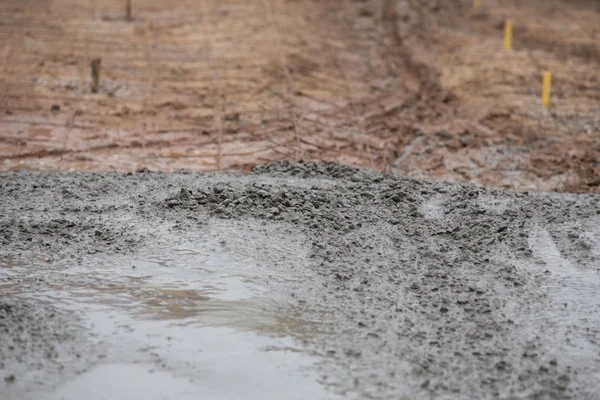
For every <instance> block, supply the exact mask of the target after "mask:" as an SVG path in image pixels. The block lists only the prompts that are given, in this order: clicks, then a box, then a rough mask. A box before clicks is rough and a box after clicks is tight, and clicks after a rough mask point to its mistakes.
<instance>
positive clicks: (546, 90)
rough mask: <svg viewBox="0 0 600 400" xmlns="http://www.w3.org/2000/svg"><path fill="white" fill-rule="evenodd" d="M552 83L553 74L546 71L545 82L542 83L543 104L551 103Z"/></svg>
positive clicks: (545, 105)
mask: <svg viewBox="0 0 600 400" xmlns="http://www.w3.org/2000/svg"><path fill="white" fill-rule="evenodd" d="M551 85H552V74H550V72H548V71H546V72H544V83H543V85H542V105H543V106H544V107H548V106H549V105H550V86H551Z"/></svg>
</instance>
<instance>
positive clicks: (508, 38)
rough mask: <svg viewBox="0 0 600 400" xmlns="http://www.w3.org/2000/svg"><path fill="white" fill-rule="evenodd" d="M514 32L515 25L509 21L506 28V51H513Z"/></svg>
mask: <svg viewBox="0 0 600 400" xmlns="http://www.w3.org/2000/svg"><path fill="white" fill-rule="evenodd" d="M512 32H513V25H512V21H511V20H510V19H509V20H508V21H506V25H505V26H504V49H505V50H512Z"/></svg>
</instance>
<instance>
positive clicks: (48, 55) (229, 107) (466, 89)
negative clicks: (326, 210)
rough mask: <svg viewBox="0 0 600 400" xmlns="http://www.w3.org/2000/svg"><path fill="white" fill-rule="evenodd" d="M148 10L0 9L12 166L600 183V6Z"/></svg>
mask: <svg viewBox="0 0 600 400" xmlns="http://www.w3.org/2000/svg"><path fill="white" fill-rule="evenodd" d="M134 3H135V4H134V5H133V20H131V21H128V20H126V19H125V17H124V6H123V1H122V0H106V1H102V2H99V1H96V0H90V1H88V2H83V3H82V2H80V1H75V0H54V1H41V2H40V1H33V0H27V1H21V0H8V1H3V2H2V5H0V37H1V38H2V39H1V40H0V43H2V51H3V54H4V55H5V57H4V59H5V60H6V61H5V62H4V63H3V66H2V70H1V71H0V114H1V116H0V159H1V160H0V169H1V170H4V171H7V170H14V169H20V168H25V169H33V170H46V169H52V170H107V169H108V170H119V171H135V170H136V169H140V168H148V169H157V170H165V171H173V170H177V169H182V168H185V169H190V170H197V171H218V170H226V171H233V172H247V171H249V170H250V169H251V167H252V166H254V165H256V164H262V163H265V162H271V161H276V160H298V159H300V158H303V159H307V160H329V161H336V162H340V163H344V164H349V165H354V166H359V167H363V168H369V169H373V170H377V171H382V172H386V173H393V174H400V175H403V176H409V177H416V178H427V179H432V180H444V181H454V182H476V183H480V184H484V185H486V186H488V187H496V188H510V189H520V190H535V191H570V192H596V193H598V192H600V180H599V178H598V177H599V176H600V164H599V162H598V160H600V91H599V90H600V82H598V73H597V71H598V63H599V61H600V47H599V45H598V43H599V38H600V30H599V29H598V23H597V21H598V19H599V18H600V5H599V3H598V2H597V1H594V0H577V1H561V0H551V1H547V0H543V1H542V0H531V1H527V2H521V1H516V0H484V1H482V2H481V3H482V7H481V8H480V9H478V10H474V9H473V7H472V2H471V1H470V0H452V1H439V0H428V1H417V0H355V1H345V2H341V1H338V2H333V1H316V0H299V1H298V0H262V1H259V0H250V1H237V0H231V1H229V0H228V1H222V0H219V1H217V0H207V1H202V2H194V1H189V0H187V1H180V2H165V1H153V2H151V3H148V2H134ZM508 18H510V19H511V20H512V21H513V24H514V26H515V30H514V49H513V51H504V50H503V49H502V30H503V26H504V22H505V20H506V19H508ZM95 59H100V60H101V63H100V83H99V88H98V90H97V92H93V91H92V77H91V67H90V63H91V62H92V60H95ZM545 70H548V71H551V72H552V74H553V92H552V104H551V107H549V108H547V109H545V108H543V107H541V105H540V90H541V79H542V78H541V76H542V72H543V71H545Z"/></svg>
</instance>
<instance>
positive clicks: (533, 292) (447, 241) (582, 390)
mask: <svg viewBox="0 0 600 400" xmlns="http://www.w3.org/2000/svg"><path fill="white" fill-rule="evenodd" d="M0 198H1V199H2V203H1V206H0V231H1V234H0V243H1V245H2V246H1V247H0V285H1V286H0V293H1V297H0V360H2V363H1V364H0V373H1V374H2V375H4V380H3V381H1V382H0V393H3V398H9V399H12V398H14V399H21V398H40V397H39V393H46V394H48V393H51V395H48V396H50V397H48V398H53V399H59V398H65V399H77V398H82V397H89V396H91V395H92V393H96V395H97V396H100V397H98V398H102V396H104V397H107V398H112V399H114V398H137V397H135V396H138V395H139V396H142V397H140V398H157V399H158V398H178V399H179V398H199V397H200V398H215V399H238V398H298V399H329V398H337V396H341V397H342V398H356V399H362V398H376V399H398V398H407V399H408V398H410V399H421V398H423V399H429V398H442V399H444V398H447V399H462V398H464V399H471V398H535V399H538V398H539V399H546V398H556V399H565V398H577V399H593V398H597V394H598V393H600V384H598V383H597V382H600V343H599V340H600V328H599V327H600V230H599V229H598V226H600V197H599V196H584V195H566V194H532V193H525V192H521V193H514V192H501V191H496V190H488V189H484V188H481V187H478V186H473V185H454V184H447V183H426V182H419V181H413V180H406V179H401V178H397V177H389V176H383V175H379V174H376V173H372V172H368V171H364V170H358V169H354V168H350V167H345V166H340V165H337V164H311V163H295V164H289V163H278V164H271V165H268V166H265V167H259V168H256V169H255V171H254V172H253V173H252V174H249V175H246V176H234V175H228V174H189V173H175V174H162V173H152V172H139V173H133V174H114V173H104V174H88V173H86V174H81V173H64V174H59V173H30V172H12V173H4V174H1V175H0ZM103 382H110V385H106V384H103ZM148 382H151V383H148ZM110 388H112V389H110ZM109 389H110V390H112V391H107V390H109ZM161 391H162V392H161ZM27 396H29V397H27ZM36 396H37V397H36ZM269 396H271V397H269ZM90 398H92V397H90Z"/></svg>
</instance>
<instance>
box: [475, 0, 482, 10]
mask: <svg viewBox="0 0 600 400" xmlns="http://www.w3.org/2000/svg"><path fill="white" fill-rule="evenodd" d="M479 7H481V0H473V8H474V9H478V8H479Z"/></svg>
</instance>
